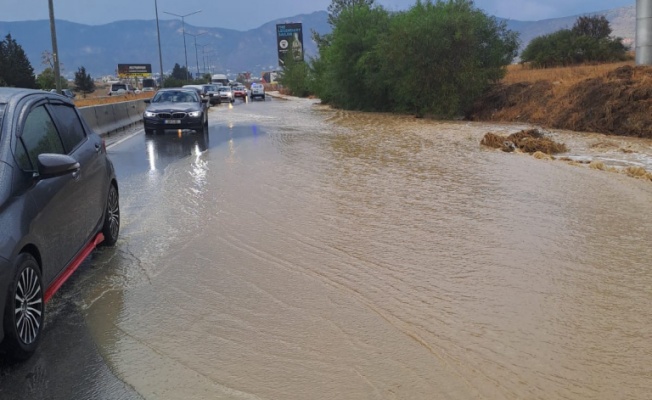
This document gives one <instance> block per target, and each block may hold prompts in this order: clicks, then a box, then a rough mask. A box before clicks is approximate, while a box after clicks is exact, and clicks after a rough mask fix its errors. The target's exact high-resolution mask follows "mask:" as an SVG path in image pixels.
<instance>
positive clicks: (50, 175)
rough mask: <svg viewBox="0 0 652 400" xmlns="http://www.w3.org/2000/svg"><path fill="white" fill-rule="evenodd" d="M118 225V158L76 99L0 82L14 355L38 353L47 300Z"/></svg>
mask: <svg viewBox="0 0 652 400" xmlns="http://www.w3.org/2000/svg"><path fill="white" fill-rule="evenodd" d="M119 229H120V207H119V203H118V184H117V181H116V177H115V172H114V169H113V164H112V163H111V161H110V160H109V159H108V157H107V154H106V148H105V146H104V142H103V140H102V139H101V138H100V137H99V136H98V135H97V134H96V133H94V132H93V131H91V130H90V129H89V127H88V126H87V124H86V123H85V121H84V120H83V119H82V118H81V116H80V114H79V112H78V110H77V109H76V108H75V106H74V104H73V103H72V101H71V100H70V99H68V98H66V97H64V96H60V95H58V94H54V93H49V92H44V91H37V90H30V89H16V88H0V312H2V316H3V318H2V325H1V326H0V341H2V347H3V348H4V350H5V351H6V353H7V354H8V355H9V356H10V357H11V358H14V359H26V358H28V357H29V356H30V355H31V354H32V353H33V352H34V350H35V349H36V347H37V344H38V342H39V339H40V337H41V334H42V331H43V322H44V320H45V302H46V301H48V299H49V298H50V297H52V295H53V294H54V293H55V292H56V290H57V289H58V288H59V287H60V286H61V285H62V284H63V282H64V281H65V280H66V278H67V277H68V276H70V274H72V272H73V271H74V270H75V269H76V268H77V267H78V266H79V264H81V262H82V261H83V260H84V259H85V258H86V257H87V256H88V255H89V254H90V252H91V251H92V250H93V249H94V248H95V246H96V245H98V244H99V243H100V242H102V241H104V243H105V244H108V245H113V244H115V242H116V241H117V239H118V233H119Z"/></svg>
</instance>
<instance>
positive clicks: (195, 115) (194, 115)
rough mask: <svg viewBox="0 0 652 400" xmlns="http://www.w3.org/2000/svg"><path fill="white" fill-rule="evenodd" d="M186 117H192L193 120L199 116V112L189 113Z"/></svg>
mask: <svg viewBox="0 0 652 400" xmlns="http://www.w3.org/2000/svg"><path fill="white" fill-rule="evenodd" d="M188 115H189V116H191V117H193V118H197V117H200V116H201V111H191V112H189V113H188Z"/></svg>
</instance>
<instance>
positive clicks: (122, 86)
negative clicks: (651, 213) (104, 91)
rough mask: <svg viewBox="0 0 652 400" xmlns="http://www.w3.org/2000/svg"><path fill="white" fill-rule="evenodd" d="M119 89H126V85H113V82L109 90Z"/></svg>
mask: <svg viewBox="0 0 652 400" xmlns="http://www.w3.org/2000/svg"><path fill="white" fill-rule="evenodd" d="M120 89H122V90H127V85H115V84H114V85H113V86H111V90H113V91H114V92H115V91H116V90H120Z"/></svg>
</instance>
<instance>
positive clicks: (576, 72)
mask: <svg viewBox="0 0 652 400" xmlns="http://www.w3.org/2000/svg"><path fill="white" fill-rule="evenodd" d="M626 65H629V66H632V67H633V66H634V65H635V62H634V61H625V62H620V63H613V64H598V65H576V66H572V67H557V68H544V69H533V68H529V67H527V66H523V65H520V64H518V65H516V64H515V65H510V66H508V67H507V75H506V76H505V78H504V79H503V83H504V84H506V85H511V84H514V83H522V82H531V83H534V82H538V81H548V82H552V84H553V85H561V86H569V87H570V86H573V85H575V84H576V83H579V82H581V81H583V80H585V79H590V78H595V77H597V76H602V75H605V74H607V73H608V72H611V71H613V70H614V69H616V68H619V67H623V66H626Z"/></svg>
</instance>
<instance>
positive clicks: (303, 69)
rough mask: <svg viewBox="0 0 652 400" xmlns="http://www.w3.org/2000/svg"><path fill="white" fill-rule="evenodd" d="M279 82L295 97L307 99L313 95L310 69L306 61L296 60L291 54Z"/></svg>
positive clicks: (287, 55)
mask: <svg viewBox="0 0 652 400" xmlns="http://www.w3.org/2000/svg"><path fill="white" fill-rule="evenodd" d="M278 81H279V83H280V84H281V85H283V87H284V88H286V89H288V90H289V92H290V94H291V95H293V96H298V97H307V96H308V95H310V94H311V73H310V67H309V66H308V64H307V63H306V62H305V61H300V60H295V59H294V57H293V56H292V54H291V53H289V52H288V53H287V54H286V57H285V62H284V64H283V71H282V72H281V74H280V76H279V78H278Z"/></svg>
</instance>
